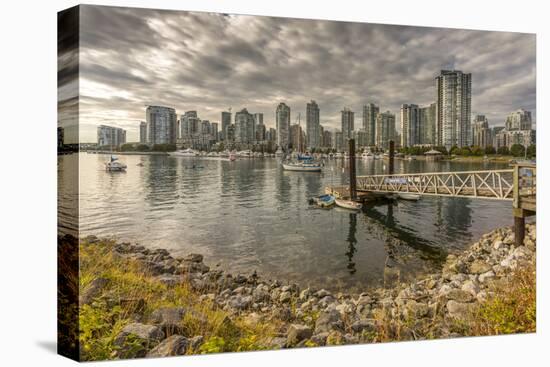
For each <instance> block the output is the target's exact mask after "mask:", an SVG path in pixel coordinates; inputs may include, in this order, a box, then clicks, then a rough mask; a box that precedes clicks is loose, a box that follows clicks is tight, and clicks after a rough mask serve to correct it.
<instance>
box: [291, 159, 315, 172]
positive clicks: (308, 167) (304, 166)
mask: <svg viewBox="0 0 550 367" xmlns="http://www.w3.org/2000/svg"><path fill="white" fill-rule="evenodd" d="M283 168H284V169H285V170H287V171H302V172H321V164H319V163H315V162H307V161H298V162H284V163H283Z"/></svg>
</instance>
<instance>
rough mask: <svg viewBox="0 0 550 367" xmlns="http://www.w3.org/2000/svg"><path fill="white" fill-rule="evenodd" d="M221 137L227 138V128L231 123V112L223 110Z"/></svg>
mask: <svg viewBox="0 0 550 367" xmlns="http://www.w3.org/2000/svg"><path fill="white" fill-rule="evenodd" d="M221 124H222V126H221V139H222V140H226V139H227V128H228V127H229V125H231V112H228V111H223V112H222V120H221Z"/></svg>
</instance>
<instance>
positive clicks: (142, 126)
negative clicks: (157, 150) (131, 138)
mask: <svg viewBox="0 0 550 367" xmlns="http://www.w3.org/2000/svg"><path fill="white" fill-rule="evenodd" d="M139 142H140V143H141V144H147V122H145V121H141V122H140V123H139Z"/></svg>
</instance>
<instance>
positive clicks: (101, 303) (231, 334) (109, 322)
mask: <svg viewBox="0 0 550 367" xmlns="http://www.w3.org/2000/svg"><path fill="white" fill-rule="evenodd" d="M113 245H114V243H112V242H107V241H105V242H102V243H101V244H86V243H83V244H81V245H80V277H79V282H80V290H81V292H82V291H84V290H86V288H87V287H88V285H89V284H90V283H91V282H92V281H93V280H94V279H96V278H98V277H103V278H106V279H108V280H109V282H108V284H107V286H106V287H105V288H104V289H102V293H101V295H100V296H99V297H97V298H96V299H95V300H94V301H93V302H92V303H91V304H89V305H84V306H83V307H82V308H81V309H80V313H79V328H80V330H79V340H80V344H81V358H82V359H83V360H88V361H89V360H104V359H111V358H113V356H115V353H116V352H117V348H116V347H115V346H114V344H113V342H114V339H115V338H116V336H117V335H118V334H119V333H120V331H121V330H122V328H124V326H125V325H127V324H129V323H131V322H134V321H133V316H134V314H135V313H136V312H137V308H138V305H139V308H141V310H139V312H140V313H142V315H143V319H144V320H147V319H148V317H149V315H150V314H151V313H152V312H153V311H154V310H156V309H158V308H159V307H170V306H172V307H184V308H185V309H186V310H187V313H186V314H185V316H184V317H183V319H182V320H181V327H182V330H184V332H183V333H182V334H184V336H186V337H193V336H196V335H202V336H203V337H204V340H205V342H204V343H203V344H202V346H200V347H199V348H198V350H189V351H188V353H189V354H199V353H218V352H230V351H248V350H261V349H266V348H267V346H268V345H269V342H270V341H271V339H272V338H273V337H274V335H275V332H276V328H277V326H278V324H277V322H276V321H275V322H271V323H256V324H253V325H251V324H250V322H245V321H244V320H243V319H242V318H241V317H238V316H237V317H231V319H230V318H229V317H228V316H229V315H228V313H227V312H225V311H223V310H221V309H219V308H218V307H216V305H214V304H213V303H212V302H210V301H208V300H200V299H199V297H200V294H199V293H197V292H195V291H194V290H192V289H191V288H190V286H189V285H188V284H187V283H185V282H182V283H181V284H178V285H176V286H174V287H168V286H166V285H164V284H162V283H161V282H159V281H157V280H156V279H155V277H153V276H152V275H151V274H149V273H147V272H146V271H144V270H143V268H142V267H141V266H140V264H139V263H138V262H136V261H131V260H127V259H121V258H119V257H116V256H113V251H112V249H113ZM119 300H123V301H119ZM195 315H200V317H196V316H195ZM127 343H128V344H130V345H125V346H124V352H125V354H124V355H122V356H121V357H123V358H124V357H128V358H131V357H132V356H133V355H135V354H136V353H137V352H138V351H139V348H141V347H142V346H141V344H139V343H138V342H137V341H136V342H135V343H134V341H132V340H131V338H130V340H129V341H128V342H127ZM132 343H134V344H132Z"/></svg>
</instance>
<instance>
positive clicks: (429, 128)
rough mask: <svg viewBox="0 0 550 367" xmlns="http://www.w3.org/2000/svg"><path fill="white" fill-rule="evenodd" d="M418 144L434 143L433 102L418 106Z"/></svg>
mask: <svg viewBox="0 0 550 367" xmlns="http://www.w3.org/2000/svg"><path fill="white" fill-rule="evenodd" d="M420 134H421V136H420V144H423V145H436V140H437V139H436V135H435V103H432V104H430V105H429V106H426V107H420Z"/></svg>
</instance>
